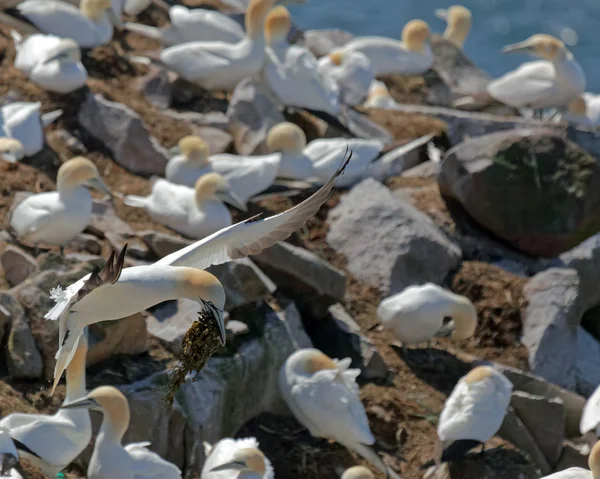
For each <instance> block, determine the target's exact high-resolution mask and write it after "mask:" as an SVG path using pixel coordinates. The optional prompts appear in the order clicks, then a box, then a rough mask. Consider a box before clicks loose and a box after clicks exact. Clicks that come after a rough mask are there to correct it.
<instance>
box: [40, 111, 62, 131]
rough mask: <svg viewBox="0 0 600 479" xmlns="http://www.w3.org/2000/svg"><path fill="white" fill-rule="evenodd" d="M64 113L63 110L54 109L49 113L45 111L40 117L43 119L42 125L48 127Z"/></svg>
mask: <svg viewBox="0 0 600 479" xmlns="http://www.w3.org/2000/svg"><path fill="white" fill-rule="evenodd" d="M62 114H63V111H62V110H54V111H49V112H48V113H44V114H43V115H42V116H41V117H40V118H41V119H42V125H44V128H45V127H47V126H48V125H51V124H52V123H54V122H55V121H56V120H58V119H59V118H60V117H61V116H62Z"/></svg>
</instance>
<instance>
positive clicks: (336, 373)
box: [279, 349, 399, 478]
mask: <svg viewBox="0 0 600 479" xmlns="http://www.w3.org/2000/svg"><path fill="white" fill-rule="evenodd" d="M350 362H351V360H350V358H346V359H342V360H337V359H331V358H330V357H328V356H326V355H325V354H323V353H322V352H321V351H319V350H317V349H300V350H298V351H296V352H295V353H293V354H292V355H291V356H290V357H289V358H288V359H287V360H286V362H285V364H284V365H283V366H282V367H281V371H280V373H279V389H280V391H281V394H282V396H283V399H284V400H285V402H286V403H287V405H288V407H289V408H290V410H291V411H292V413H293V414H294V416H295V417H296V419H297V420H298V421H299V422H300V423H301V424H302V425H303V426H304V427H306V428H307V429H308V431H309V432H310V433H311V435H312V436H314V437H322V438H326V439H330V440H334V441H337V442H339V443H340V444H341V445H343V446H345V447H347V448H348V449H351V450H353V451H355V452H356V453H358V454H360V455H361V456H362V457H364V458H365V459H367V460H368V461H370V462H371V463H372V464H373V465H374V466H376V467H377V468H378V469H379V470H381V471H383V472H385V473H386V475H387V476H388V477H392V478H399V476H398V475H397V474H396V473H395V472H394V471H392V470H391V469H390V468H388V467H387V466H386V465H385V464H384V462H383V460H382V459H381V458H380V457H379V455H378V454H377V453H376V452H375V450H374V449H373V447H372V446H373V445H374V444H375V438H374V437H373V434H372V433H371V429H370V428H369V422H368V419H367V415H366V413H365V408H364V406H363V405H362V403H361V402H360V397H359V395H358V385H357V384H356V378H357V377H358V375H359V374H360V370H358V369H349V368H350Z"/></svg>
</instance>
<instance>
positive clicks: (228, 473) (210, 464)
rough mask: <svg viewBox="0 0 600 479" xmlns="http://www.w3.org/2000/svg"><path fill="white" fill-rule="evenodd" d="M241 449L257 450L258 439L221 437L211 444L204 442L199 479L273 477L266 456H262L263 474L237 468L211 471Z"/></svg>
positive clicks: (225, 462)
mask: <svg viewBox="0 0 600 479" xmlns="http://www.w3.org/2000/svg"><path fill="white" fill-rule="evenodd" d="M243 449H256V450H259V444H258V441H257V440H256V439H255V438H253V437H248V438H244V439H229V438H226V439H221V440H220V441H219V442H218V443H216V444H215V445H213V446H211V445H210V444H208V443H204V452H205V455H206V461H205V462H204V466H203V467H202V473H201V474H200V478H201V479H275V473H274V471H273V466H272V465H271V462H270V461H269V459H268V458H266V457H264V467H265V472H264V474H259V473H252V472H240V471H239V470H235V469H233V470H225V471H212V470H213V469H214V468H216V467H218V466H221V465H223V464H227V463H230V462H232V461H233V460H234V456H235V453H236V452H238V451H240V450H243Z"/></svg>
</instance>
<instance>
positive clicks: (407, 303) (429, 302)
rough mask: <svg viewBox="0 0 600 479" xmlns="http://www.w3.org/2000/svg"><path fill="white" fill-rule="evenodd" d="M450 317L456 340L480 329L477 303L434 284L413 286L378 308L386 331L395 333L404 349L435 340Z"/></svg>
mask: <svg viewBox="0 0 600 479" xmlns="http://www.w3.org/2000/svg"><path fill="white" fill-rule="evenodd" d="M448 317H449V318H452V319H453V320H454V325H455V329H454V332H452V339H453V340H454V341H463V340H465V339H468V338H470V337H472V336H473V334H474V333H475V328H477V311H476V310H475V306H473V303H472V302H471V301H470V300H469V299H468V298H465V297H464V296H460V295H458V294H454V293H452V292H450V291H447V290H445V289H443V288H440V287H439V286H437V285H435V284H432V283H427V284H424V285H422V286H409V287H408V288H406V289H405V290H404V291H402V292H401V293H398V294H395V295H393V296H390V297H389V298H386V299H384V300H383V301H382V302H381V303H380V304H379V307H378V308H377V318H378V319H379V321H380V322H381V324H382V325H383V328H384V329H387V330H391V331H393V332H394V334H395V336H396V337H397V338H398V339H399V340H400V341H401V342H402V346H403V347H405V346H406V345H409V344H418V343H421V342H423V341H431V339H433V338H434V337H435V336H436V335H437V334H438V333H439V332H440V330H441V329H442V326H443V325H444V318H448Z"/></svg>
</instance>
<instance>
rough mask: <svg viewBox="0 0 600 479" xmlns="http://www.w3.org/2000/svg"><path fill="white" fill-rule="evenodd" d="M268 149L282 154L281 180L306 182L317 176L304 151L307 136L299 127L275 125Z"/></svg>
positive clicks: (271, 130)
mask: <svg viewBox="0 0 600 479" xmlns="http://www.w3.org/2000/svg"><path fill="white" fill-rule="evenodd" d="M267 147H268V148H269V150H270V151H273V152H278V153H279V154H280V158H279V165H278V166H279V169H278V171H277V176H279V177H280V178H289V179H293V180H306V179H309V178H313V177H314V176H315V171H314V168H313V164H312V161H311V160H310V158H309V157H308V156H306V155H305V154H304V151H303V150H304V148H305V147H306V135H305V134H304V132H303V131H302V129H301V128H300V127H299V126H298V125H295V124H294V123H289V122H283V123H279V124H278V125H275V126H274V127H273V128H271V129H270V130H269V133H268V135H267ZM352 154H353V155H354V152H353V153H352ZM338 158H339V156H338ZM352 161H353V162H354V159H353V160H352ZM338 162H339V160H338Z"/></svg>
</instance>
